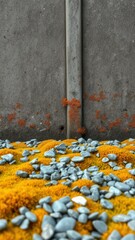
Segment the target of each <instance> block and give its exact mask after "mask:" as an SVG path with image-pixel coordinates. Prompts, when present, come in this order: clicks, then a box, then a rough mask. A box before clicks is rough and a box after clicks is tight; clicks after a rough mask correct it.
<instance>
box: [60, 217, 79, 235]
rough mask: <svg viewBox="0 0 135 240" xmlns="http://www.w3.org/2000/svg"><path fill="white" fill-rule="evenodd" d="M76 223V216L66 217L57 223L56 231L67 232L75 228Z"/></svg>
mask: <svg viewBox="0 0 135 240" xmlns="http://www.w3.org/2000/svg"><path fill="white" fill-rule="evenodd" d="M75 224H76V221H75V219H74V218H71V217H64V218H62V219H61V220H60V221H59V222H58V223H57V225H56V227H55V230H56V232H65V231H68V230H73V229H74V227H75Z"/></svg>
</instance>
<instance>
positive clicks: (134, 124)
mask: <svg viewBox="0 0 135 240" xmlns="http://www.w3.org/2000/svg"><path fill="white" fill-rule="evenodd" d="M128 126H129V127H131V128H135V114H134V115H133V116H132V119H131V121H130V122H129V124H128Z"/></svg>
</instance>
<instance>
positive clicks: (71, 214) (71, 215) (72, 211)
mask: <svg viewBox="0 0 135 240" xmlns="http://www.w3.org/2000/svg"><path fill="white" fill-rule="evenodd" d="M68 215H69V217H72V218H75V219H78V216H79V213H78V212H77V211H75V210H73V209H68Z"/></svg>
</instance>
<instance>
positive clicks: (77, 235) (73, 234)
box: [67, 230, 81, 240]
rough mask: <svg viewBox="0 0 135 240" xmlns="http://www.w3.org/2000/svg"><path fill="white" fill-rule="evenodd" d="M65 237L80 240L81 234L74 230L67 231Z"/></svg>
mask: <svg viewBox="0 0 135 240" xmlns="http://www.w3.org/2000/svg"><path fill="white" fill-rule="evenodd" d="M67 237H68V238H69V239H72V240H80V239H81V234H80V233H78V232H77V231H75V230H68V231H67Z"/></svg>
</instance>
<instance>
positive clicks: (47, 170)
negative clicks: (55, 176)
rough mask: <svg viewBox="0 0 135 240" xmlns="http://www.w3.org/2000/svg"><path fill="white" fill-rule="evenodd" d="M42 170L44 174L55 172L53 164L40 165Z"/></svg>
mask: <svg viewBox="0 0 135 240" xmlns="http://www.w3.org/2000/svg"><path fill="white" fill-rule="evenodd" d="M40 170H41V172H42V173H43V174H52V173H54V169H53V167H51V166H49V165H48V166H45V165H40Z"/></svg>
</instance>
